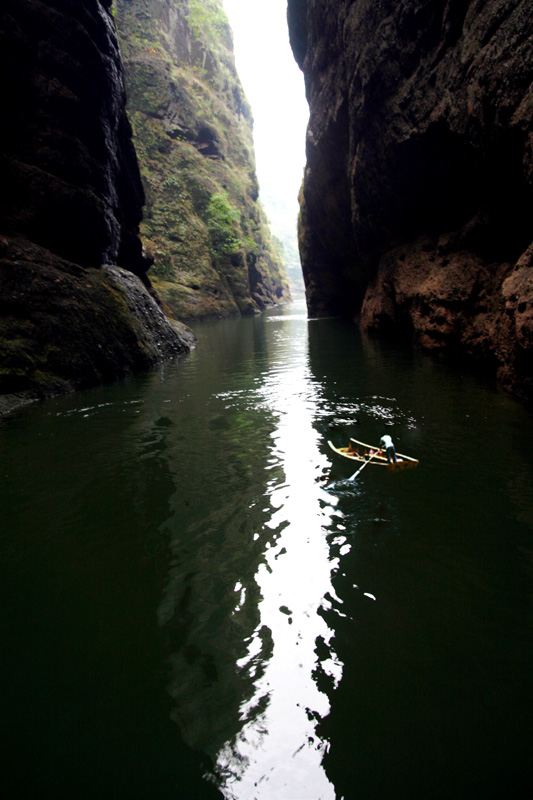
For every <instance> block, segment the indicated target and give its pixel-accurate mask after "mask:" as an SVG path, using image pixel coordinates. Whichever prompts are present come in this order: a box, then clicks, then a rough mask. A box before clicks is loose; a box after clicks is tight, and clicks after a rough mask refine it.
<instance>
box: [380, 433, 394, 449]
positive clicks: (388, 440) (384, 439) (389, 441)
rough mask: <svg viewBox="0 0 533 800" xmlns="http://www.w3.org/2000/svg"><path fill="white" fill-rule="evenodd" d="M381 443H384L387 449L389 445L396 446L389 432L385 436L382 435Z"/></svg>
mask: <svg viewBox="0 0 533 800" xmlns="http://www.w3.org/2000/svg"><path fill="white" fill-rule="evenodd" d="M379 443H380V444H381V445H383V447H384V448H385V450H386V449H387V447H394V445H393V443H392V439H391V438H390V436H389V435H388V434H387V433H386V434H385V436H382V437H381V439H380V440H379Z"/></svg>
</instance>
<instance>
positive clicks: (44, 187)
mask: <svg viewBox="0 0 533 800" xmlns="http://www.w3.org/2000/svg"><path fill="white" fill-rule="evenodd" d="M110 7H111V0H4V2H3V3H2V7H1V9H0V63H1V71H2V75H4V76H5V80H4V97H3V104H2V105H3V108H2V111H3V119H2V127H1V131H0V136H1V142H0V144H1V148H0V182H1V186H2V192H1V193H0V288H1V296H0V394H5V393H13V392H23V391H28V390H31V391H36V390H38V391H39V392H44V393H47V392H49V391H51V390H58V389H67V388H72V387H76V386H83V385H89V384H94V383H98V382H100V381H102V380H107V379H110V378H113V377H116V376H118V375H123V374H125V373H127V372H128V371H130V370H132V369H138V368H143V367H146V366H148V365H149V364H151V363H154V362H156V361H157V360H159V359H161V358H164V357H167V356H168V355H170V354H173V353H177V352H183V351H184V350H185V349H187V347H188V346H189V345H188V344H187V342H186V341H185V340H182V339H181V338H180V336H179V335H178V333H177V332H176V331H175V330H174V328H173V326H172V325H171V324H170V322H169V321H168V320H167V319H166V318H165V317H164V315H163V314H162V313H161V311H160V309H159V307H158V305H157V303H156V301H155V300H154V297H152V296H151V295H150V294H149V292H148V291H147V287H149V282H148V281H147V279H146V270H147V268H148V266H149V264H150V262H149V260H148V259H147V258H146V257H145V256H144V255H143V252H142V246H141V241H140V238H139V235H138V226H139V222H140V219H141V216H142V204H143V199H144V196H143V189H142V184H141V180H140V176H139V170H138V166H137V160H136V155H135V151H134V148H133V144H132V139H131V128H130V124H129V122H128V119H127V116H126V111H125V90H124V81H123V73H122V64H121V59H120V54H119V50H118V43H117V38H116V33H115V27H114V22H113V17H112V14H111V9H110ZM103 264H115V265H119V266H120V267H122V268H125V269H126V270H128V271H129V272H130V273H131V274H132V278H133V276H134V275H135V276H137V277H136V278H135V283H136V288H135V290H134V291H133V295H132V294H131V292H132V286H131V282H130V283H128V282H124V281H122V280H120V279H119V278H118V275H119V272H114V273H110V272H106V273H104V272H102V271H101V270H100V268H101V266H102V265H103ZM138 293H144V295H145V297H146V304H144V303H140V302H138ZM153 319H156V320H158V325H159V328H160V333H161V335H160V337H159V338H158V339H157V337H156V339H157V341H158V342H159V343H158V344H157V345H156V344H155V340H154V338H151V337H150V334H149V330H150V329H151V327H152V324H153ZM189 344H190V341H189Z"/></svg>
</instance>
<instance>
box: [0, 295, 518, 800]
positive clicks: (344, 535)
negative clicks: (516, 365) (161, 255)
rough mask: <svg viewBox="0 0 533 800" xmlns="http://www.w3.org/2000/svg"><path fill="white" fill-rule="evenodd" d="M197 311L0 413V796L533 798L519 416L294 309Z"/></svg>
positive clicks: (474, 382) (395, 352)
mask: <svg viewBox="0 0 533 800" xmlns="http://www.w3.org/2000/svg"><path fill="white" fill-rule="evenodd" d="M195 332H196V333H197V336H198V346H197V348H196V349H195V350H194V351H193V353H192V354H191V355H190V356H188V357H186V358H185V359H183V360H182V361H180V362H178V363H175V364H174V363H172V364H167V365H165V366H164V367H162V368H160V369H156V370H154V371H153V372H150V373H148V374H144V375H142V376H140V377H137V378H135V379H133V380H130V381H127V382H124V383H120V384H118V385H115V386H111V387H104V388H99V389H96V390H93V391H89V392H84V393H81V394H77V395H74V396H72V397H68V398H62V399H59V400H54V401H50V402H48V403H46V404H43V405H40V406H35V407H32V408H28V409H26V410H23V411H21V412H19V413H17V414H15V415H12V416H10V417H7V418H4V419H3V420H0V477H1V481H0V502H1V509H2V516H1V522H0V531H1V540H0V542H1V554H2V575H1V588H0V592H1V598H2V615H1V618H2V623H1V625H2V627H1V637H2V659H1V663H2V683H1V685H2V727H3V733H2V742H1V745H2V757H3V762H4V763H3V767H2V770H1V778H0V780H1V781H2V784H3V788H4V789H7V793H6V791H4V796H5V797H9V798H10V800H15V799H16V798H26V797H28V798H45V799H46V800H50V799H52V798H57V800H63V799H64V798H69V800H70V799H71V798H76V800H79V799H80V798H91V799H93V798H94V799H96V798H98V800H101V799H102V798H105V800H107V798H110V799H111V798H113V800H122V798H128V800H137V798H138V799H139V800H145V799H146V800H162V799H164V800H167V798H168V799H169V800H170V798H172V799H173V800H204V798H205V799H209V798H217V797H218V798H221V797H223V798H227V799H234V800H335V799H336V800H341V798H344V800H381V799H383V800H385V799H387V800H404V799H405V800H430V799H431V800H435V798H442V799H443V800H444V799H445V800H448V799H449V800H452V798H453V800H461V799H462V798H464V799H465V800H466V798H468V800H481V798H482V799H483V800H487V799H488V798H502V797H505V798H511V800H513V799H514V798H522V797H528V798H529V797H530V796H531V791H532V788H533V787H532V780H531V708H532V702H531V701H532V695H533V690H532V685H533V684H532V681H531V674H532V673H531V667H532V647H531V645H532V624H531V623H532V618H531V610H532V602H531V600H532V557H531V556H532V533H533V418H532V416H531V414H530V413H529V412H528V411H527V410H525V409H524V408H523V407H522V406H520V405H519V404H518V403H516V402H515V401H514V400H512V399H511V398H509V397H507V396H506V395H504V394H503V393H501V392H499V391H498V390H496V389H495V388H494V387H493V386H491V385H489V384H487V383H486V382H484V380H483V379H482V378H479V377H476V376H473V375H471V374H469V372H468V371H467V370H466V369H460V368H457V367H454V368H451V367H447V366H445V365H442V364H438V363H436V362H435V361H433V360H431V359H429V358H427V357H424V356H422V355H420V354H417V353H414V352H412V351H411V350H410V349H404V348H403V347H402V346H400V345H395V344H391V343H384V342H379V341H376V340H374V339H370V338H365V337H362V336H361V335H360V333H359V332H358V331H357V330H356V329H355V328H354V327H353V326H351V325H349V324H344V323H342V322H340V321H338V320H312V321H308V320H307V319H306V315H305V311H304V309H303V306H298V305H297V304H295V305H293V306H289V307H285V308H281V309H275V310H272V311H270V312H269V313H268V314H265V315H263V316H262V317H260V318H254V319H238V320H229V321H219V322H216V323H203V324H200V325H197V326H196V327H195ZM385 432H387V433H391V434H392V436H393V438H394V439H395V442H396V445H397V448H398V450H399V451H400V452H404V453H407V454H409V455H413V456H416V457H418V458H420V465H419V467H418V468H417V469H416V470H411V471H406V472H400V473H397V474H390V473H389V472H388V471H387V470H380V469H378V468H375V467H374V468H373V467H372V466H371V465H370V466H368V468H367V469H365V470H364V471H363V472H362V473H361V476H360V477H359V478H358V479H357V480H356V481H354V482H350V481H349V480H347V478H348V477H349V475H350V474H351V473H352V472H353V471H354V470H353V468H352V466H351V464H349V463H348V462H345V463H341V461H342V459H340V458H339V457H338V456H336V455H335V454H334V453H332V452H331V451H330V450H329V448H328V446H327V440H328V438H331V439H332V440H333V441H334V442H335V443H336V444H337V445H342V444H345V443H347V441H348V437H349V436H350V435H352V436H355V437H356V438H358V439H362V440H363V441H368V442H371V443H373V442H376V441H377V440H378V438H379V437H380V436H381V435H382V434H383V433H385Z"/></svg>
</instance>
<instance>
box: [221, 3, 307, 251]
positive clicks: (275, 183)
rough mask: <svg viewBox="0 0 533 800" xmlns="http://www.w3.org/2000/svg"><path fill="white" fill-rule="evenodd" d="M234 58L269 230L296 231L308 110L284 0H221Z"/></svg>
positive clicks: (278, 232)
mask: <svg viewBox="0 0 533 800" xmlns="http://www.w3.org/2000/svg"><path fill="white" fill-rule="evenodd" d="M223 5H224V9H225V11H226V14H227V16H228V19H229V22H230V25H231V28H232V30H233V38H234V48H235V62H236V66H237V71H238V73H239V77H240V79H241V83H242V85H243V87H244V91H245V92H246V96H247V98H248V101H249V102H250V105H251V107H252V113H253V117H254V145H255V157H256V163H257V177H258V179H259V185H260V192H261V200H262V203H263V206H264V207H265V210H266V212H267V215H268V217H269V219H270V222H271V226H272V230H273V233H274V234H275V235H276V236H278V237H279V238H280V239H281V240H282V241H283V240H284V238H285V237H286V235H287V233H286V232H287V230H293V231H294V241H296V220H297V216H298V200H297V198H298V191H299V189H300V184H301V182H302V177H303V169H304V165H305V129H306V126H307V120H308V116H309V109H308V106H307V101H306V99H305V90H304V82H303V76H302V73H301V72H300V69H299V68H298V65H297V64H296V61H295V60H294V57H293V55H292V51H291V48H290V44H289V33H288V29H287V0H266V2H265V0H223Z"/></svg>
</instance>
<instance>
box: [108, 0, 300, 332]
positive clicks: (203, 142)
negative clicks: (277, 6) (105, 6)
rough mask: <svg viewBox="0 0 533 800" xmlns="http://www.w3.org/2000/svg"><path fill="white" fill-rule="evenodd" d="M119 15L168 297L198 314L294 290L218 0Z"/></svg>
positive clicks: (239, 307)
mask: <svg viewBox="0 0 533 800" xmlns="http://www.w3.org/2000/svg"><path fill="white" fill-rule="evenodd" d="M116 22H117V29H118V32H119V37H120V46H121V51H122V55H123V58H124V64H125V71H126V84H127V93H128V114H129V117H130V119H131V121H132V125H133V130H134V142H135V146H136V150H137V153H138V156H139V161H140V167H141V174H142V179H143V184H144V188H145V193H146V206H145V213H144V219H143V221H142V223H141V234H142V238H143V241H144V243H145V246H146V248H147V249H148V251H149V252H150V253H151V255H152V256H153V259H154V265H153V268H152V270H151V273H150V276H151V280H152V281H153V283H154V286H155V287H156V288H157V291H158V293H159V294H160V296H161V297H162V298H163V300H164V303H165V304H166V306H167V307H168V308H170V309H171V311H172V313H173V314H174V315H176V316H177V317H179V319H183V320H192V319H198V318H205V317H223V316H230V315H235V314H249V313H254V312H257V311H258V310H262V309H264V308H267V307H269V306H272V305H274V304H276V303H279V302H285V301H287V300H288V299H289V296H290V293H289V282H288V278H287V276H286V273H285V269H284V266H283V264H282V261H281V257H280V255H279V253H278V252H277V250H276V247H275V245H274V243H273V241H272V238H271V234H270V231H269V229H268V225H267V221H266V217H265V214H264V211H263V209H262V207H261V205H260V203H259V201H258V184H257V178H256V174H255V158H254V152H253V141H252V116H251V111H250V108H249V105H248V103H247V100H246V97H245V95H244V92H243V89H242V86H241V84H240V81H239V78H238V76H237V73H236V70H235V63H234V55H233V42H232V36H231V31H230V28H229V25H228V21H227V18H226V15H225V13H224V11H223V7H222V0H117V2H116Z"/></svg>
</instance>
